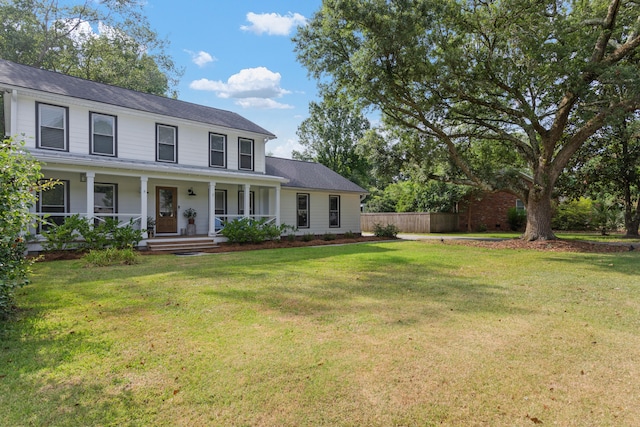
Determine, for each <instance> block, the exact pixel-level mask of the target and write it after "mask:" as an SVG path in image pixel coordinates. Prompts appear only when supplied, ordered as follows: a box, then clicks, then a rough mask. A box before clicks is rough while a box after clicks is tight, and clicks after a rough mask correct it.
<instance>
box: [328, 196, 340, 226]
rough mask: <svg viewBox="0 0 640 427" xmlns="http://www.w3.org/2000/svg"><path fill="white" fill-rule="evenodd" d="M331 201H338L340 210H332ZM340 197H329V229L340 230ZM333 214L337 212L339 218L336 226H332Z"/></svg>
mask: <svg viewBox="0 0 640 427" xmlns="http://www.w3.org/2000/svg"><path fill="white" fill-rule="evenodd" d="M331 199H336V200H337V201H338V209H337V210H332V209H331ZM340 208H341V206H340V196H338V195H334V194H330V195H329V228H340V216H341V215H340ZM332 212H336V213H337V217H338V224H336V225H332V224H331V213H332Z"/></svg>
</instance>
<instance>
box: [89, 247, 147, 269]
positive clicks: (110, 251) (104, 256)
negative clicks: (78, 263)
mask: <svg viewBox="0 0 640 427" xmlns="http://www.w3.org/2000/svg"><path fill="white" fill-rule="evenodd" d="M82 259H83V260H84V261H85V262H86V263H87V264H88V265H91V266H96V267H106V266H109V265H115V264H125V265H132V264H137V263H138V262H140V260H139V255H138V253H137V252H136V251H135V250H134V249H133V248H127V249H118V248H107V249H101V250H91V251H89V253H87V254H86V255H85V256H84V257H82Z"/></svg>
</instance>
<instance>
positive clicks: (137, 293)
mask: <svg viewBox="0 0 640 427" xmlns="http://www.w3.org/2000/svg"><path fill="white" fill-rule="evenodd" d="M638 266H640V254H639V253H638V252H629V253H617V254H579V253H564V252H561V253H555V252H554V253H551V252H541V251H525V250H492V249H483V248H475V247H467V246H462V245H446V244H445V245H443V244H441V243H440V242H437V243H433V242H402V241H399V242H391V243H368V244H357V245H348V246H325V247H318V248H297V249H275V250H263V251H254V252H236V253H230V254H212V255H205V256H195V257H177V256H173V255H166V256H165V255H162V256H145V257H143V258H142V263H141V264H139V265H135V266H118V267H108V268H87V267H85V266H84V264H83V262H82V261H80V260H76V261H58V262H49V263H40V264H37V265H36V266H35V269H34V277H33V278H34V280H33V284H32V285H30V286H28V287H26V288H23V289H22V290H20V291H19V294H18V303H19V305H20V306H21V307H22V308H23V310H22V312H21V313H20V315H19V319H18V320H17V321H14V322H10V323H0V346H1V352H0V408H2V409H1V410H0V425H2V426H5V425H6V426H77V425H132V426H148V425H154V426H174V425H180V426H203V425H213V426H218V425H220V426H236V425H237V426H245V425H246V426H320V425H331V426H334V425H337V426H393V425H398V426H408V425H411V426H413V425H417V426H430V425H464V426H472V425H487V426H528V425H535V424H539V423H540V422H542V423H544V424H543V425H561V426H631V425H637V423H638V420H639V419H640V404H639V402H640V381H639V380H638V378H639V377H640V276H639V275H638Z"/></svg>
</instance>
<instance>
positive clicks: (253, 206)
mask: <svg viewBox="0 0 640 427" xmlns="http://www.w3.org/2000/svg"><path fill="white" fill-rule="evenodd" d="M240 203H242V204H243V205H244V190H238V215H244V206H243V209H242V210H240ZM255 210H256V192H255V191H253V190H249V215H250V216H251V215H255Z"/></svg>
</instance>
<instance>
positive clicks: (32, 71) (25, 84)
mask: <svg viewBox="0 0 640 427" xmlns="http://www.w3.org/2000/svg"><path fill="white" fill-rule="evenodd" d="M0 84H5V85H10V86H13V87H18V88H25V89H32V90H37V91H42V92H47V93H52V94H56V95H63V96H69V97H72V98H78V99H84V100H88V101H95V102H101V103H104V104H109V105H114V106H118V107H124V108H130V109H132V110H137V111H143V112H147V113H154V114H160V115H163V116H169V117H176V118H180V119H185V120H191V121H194V122H199V123H205V124H209V125H216V126H222V127H226V128H232V129H238V130H243V131H248V132H253V133H258V134H261V135H266V136H269V137H275V135H274V134H272V133H271V132H269V131H267V130H265V129H264V128H262V127H260V126H258V125H257V124H255V123H253V122H251V121H250V120H247V119H245V118H244V117H242V116H240V115H239V114H236V113H234V112H231V111H226V110H220V109H217V108H212V107H205V106H203V105H198V104H192V103H189V102H185V101H179V100H177V99H171V98H166V97H163V96H158V95H151V94H148V93H142V92H137V91H134V90H130V89H124V88H121V87H118V86H111V85H108V84H104V83H97V82H93V81H90V80H85V79H81V78H79V77H72V76H68V75H65V74H61V73H57V72H53V71H47V70H41V69H38V68H34V67H30V66H27V65H22V64H17V63H15V62H11V61H6V60H3V59H0Z"/></svg>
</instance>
